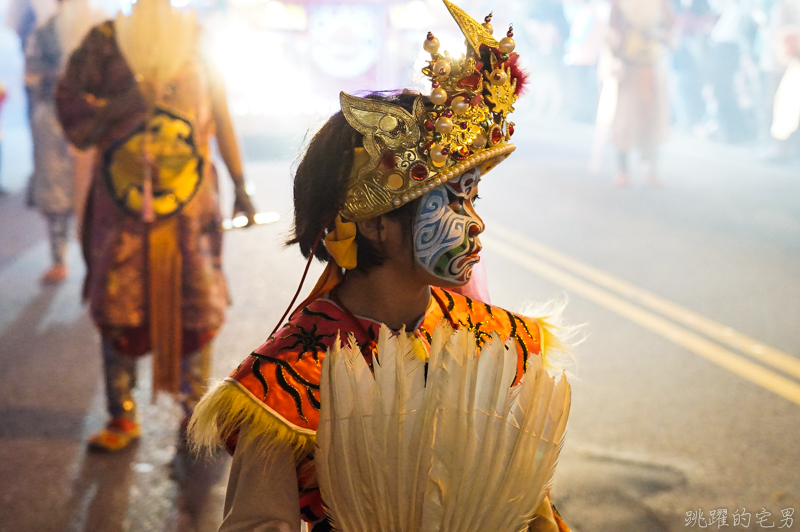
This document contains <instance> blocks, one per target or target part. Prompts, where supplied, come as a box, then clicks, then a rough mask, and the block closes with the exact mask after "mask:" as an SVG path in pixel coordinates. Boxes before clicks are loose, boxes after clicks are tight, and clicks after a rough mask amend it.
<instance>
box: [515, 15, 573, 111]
mask: <svg viewBox="0 0 800 532" xmlns="http://www.w3.org/2000/svg"><path fill="white" fill-rule="evenodd" d="M528 15H529V16H528V19H527V21H526V22H525V30H526V31H525V33H526V34H527V36H528V38H529V39H531V40H532V42H533V54H532V57H530V58H529V60H528V61H527V62H526V65H529V68H530V69H531V70H532V71H533V72H536V76H534V77H533V78H534V79H531V80H530V82H529V87H528V88H527V89H526V90H528V91H529V93H530V96H529V98H530V99H531V102H532V104H531V105H532V107H533V112H534V116H548V117H554V116H557V115H558V114H559V113H560V112H561V110H562V107H563V105H564V44H565V42H566V40H567V38H568V37H569V23H567V19H566V17H565V16H564V9H563V8H562V6H561V3H560V2H559V1H558V0H537V1H535V2H531V4H530V6H529V8H528Z"/></svg>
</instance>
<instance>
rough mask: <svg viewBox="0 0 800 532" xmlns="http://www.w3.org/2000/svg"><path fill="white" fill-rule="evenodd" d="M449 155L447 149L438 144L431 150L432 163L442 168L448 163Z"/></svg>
mask: <svg viewBox="0 0 800 532" xmlns="http://www.w3.org/2000/svg"><path fill="white" fill-rule="evenodd" d="M448 153H450V152H449V151H448V150H447V148H445V147H444V146H442V145H441V144H437V145H436V146H434V147H433V149H432V150H431V161H433V164H434V165H436V166H442V165H444V163H446V162H447V155H448Z"/></svg>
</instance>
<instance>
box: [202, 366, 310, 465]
mask: <svg viewBox="0 0 800 532" xmlns="http://www.w3.org/2000/svg"><path fill="white" fill-rule="evenodd" d="M244 429H246V437H247V441H242V440H239V442H238V444H237V446H238V445H246V444H247V443H249V442H250V441H260V442H262V443H263V445H264V446H265V447H267V446H270V445H281V446H287V447H289V448H291V449H292V451H293V452H294V454H295V458H296V459H298V460H299V459H300V458H302V457H303V456H305V455H306V454H308V453H309V452H310V451H311V450H312V449H313V447H314V439H315V438H314V432H313V431H309V430H302V429H299V428H298V427H292V426H290V425H289V424H288V422H286V421H284V420H283V419H282V418H280V416H278V414H276V413H275V412H273V411H271V410H270V409H269V408H268V407H267V406H266V405H264V403H262V402H261V401H259V400H258V399H257V398H255V397H254V396H253V395H252V394H251V393H250V392H249V391H248V390H247V389H246V388H245V387H243V386H242V385H240V384H239V383H238V382H236V381H235V380H233V379H226V380H224V381H222V382H220V383H218V384H217V385H215V386H213V387H212V389H211V390H210V391H209V392H208V393H206V395H204V396H203V399H202V400H201V401H200V403H198V405H197V406H196V407H195V409H194V412H193V413H192V419H191V421H190V422H189V441H190V443H191V445H192V449H193V450H194V451H195V453H197V454H210V453H213V452H215V451H217V450H218V449H219V448H220V447H221V446H223V445H225V443H226V442H227V441H228V439H229V438H231V437H232V436H234V435H237V436H238V435H239V434H240V432H241V431H243V430H244Z"/></svg>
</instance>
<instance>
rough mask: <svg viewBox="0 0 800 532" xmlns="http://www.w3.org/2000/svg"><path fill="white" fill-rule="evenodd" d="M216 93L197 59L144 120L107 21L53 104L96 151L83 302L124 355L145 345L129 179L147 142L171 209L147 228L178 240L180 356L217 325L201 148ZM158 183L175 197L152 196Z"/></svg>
mask: <svg viewBox="0 0 800 532" xmlns="http://www.w3.org/2000/svg"><path fill="white" fill-rule="evenodd" d="M198 49H199V46H198ZM223 90H224V89H223V88H222V83H221V81H220V80H219V79H218V78H217V77H216V76H215V75H214V74H213V73H212V71H211V69H210V68H209V67H208V65H207V63H206V62H205V61H204V60H203V58H202V57H201V56H200V55H199V54H195V55H193V56H192V57H191V58H190V59H189V61H188V62H187V63H186V65H185V66H184V67H183V68H182V70H181V72H180V74H179V75H178V76H177V77H176V78H175V79H174V80H172V82H171V83H170V84H168V85H167V87H166V90H164V91H163V92H162V94H161V95H160V96H159V97H158V99H157V100H156V102H155V111H154V112H153V113H151V114H149V115H148V114H147V106H146V103H145V100H144V98H143V97H142V95H141V94H140V93H139V92H138V89H137V82H136V80H135V79H134V75H133V73H132V72H131V69H130V68H129V67H128V65H127V63H126V61H125V59H124V57H123V56H122V54H121V52H120V50H119V47H118V44H117V41H116V38H115V29H114V23H113V22H112V21H108V22H105V23H103V24H100V25H98V26H95V27H94V28H93V29H92V30H91V31H90V32H89V34H88V36H87V37H86V38H85V39H84V41H83V43H82V44H81V46H80V47H79V48H78V49H76V50H75V52H74V53H73V54H72V56H71V58H70V61H69V64H68V66H67V69H66V72H65V74H64V75H63V76H62V78H61V80H60V81H59V84H58V88H57V94H56V101H57V105H58V111H59V118H60V120H61V124H62V125H63V127H64V131H65V133H66V135H67V137H68V138H69V140H70V141H71V142H72V143H73V144H75V145H76V146H78V147H79V148H88V147H90V146H95V147H97V152H98V155H97V160H96V161H95V165H94V174H93V176H92V183H91V185H90V190H89V196H88V199H87V204H86V209H85V215H84V225H83V235H82V239H83V250H84V257H85V259H86V264H87V276H86V282H85V285H84V297H85V298H87V299H88V300H89V302H90V306H91V314H92V318H93V319H94V321H95V322H96V324H97V325H98V326H99V327H100V328H101V329H102V330H103V331H104V332H105V333H107V334H111V335H112V336H113V337H114V338H115V341H116V344H115V346H116V348H118V349H119V350H121V351H122V352H125V353H128V354H132V355H139V354H143V353H145V352H147V351H149V350H150V347H151V346H150V338H149V334H148V330H149V329H148V326H149V320H148V312H149V306H148V301H149V295H148V289H147V286H148V275H149V274H148V272H149V270H148V268H149V267H150V266H148V250H147V248H148V245H149V244H148V238H147V235H148V227H147V225H146V224H145V223H144V222H143V220H142V216H141V214H140V213H139V212H136V207H137V205H138V206H140V205H141V195H138V196H137V194H140V192H139V191H140V190H141V185H140V183H137V181H136V180H137V179H139V180H141V175H143V164H142V159H141V158H140V157H137V155H136V154H137V149H139V150H140V149H141V148H140V146H141V145H142V143H145V142H149V143H150V145H151V147H152V148H153V149H154V150H156V151H159V153H160V154H161V158H160V159H159V160H158V161H157V162H156V164H157V169H156V178H155V180H154V196H155V197H156V200H154V201H160V202H168V201H171V199H170V198H171V197H172V199H175V198H177V199H176V200H175V203H177V208H175V209H174V210H173V211H172V212H168V213H167V214H165V215H164V216H160V217H159V218H158V219H157V220H156V221H155V222H154V223H153V224H152V225H151V227H150V229H149V230H150V231H153V230H159V229H161V230H166V231H167V232H168V233H169V238H172V239H174V240H176V241H177V248H178V252H177V253H179V256H180V263H181V273H180V276H179V277H180V281H179V282H180V286H179V287H177V290H178V297H179V298H180V303H179V307H180V319H181V323H182V328H183V352H184V353H188V352H193V351H196V350H197V349H199V348H200V347H202V346H203V345H204V344H205V343H207V342H208V341H209V340H210V339H211V338H212V337H213V336H214V334H215V332H216V330H217V329H218V328H219V327H220V326H221V325H222V322H223V319H224V312H225V307H226V306H227V305H228V294H227V289H226V285H225V280H224V277H223V274H222V270H221V229H220V224H221V221H222V217H221V213H220V209H219V198H218V190H217V176H216V172H215V170H214V167H213V165H212V163H211V156H210V145H209V142H210V139H211V137H212V136H214V134H215V128H216V124H215V109H214V108H213V105H212V99H213V96H214V95H215V94H218V93H216V92H215V91H223ZM148 116H149V117H150V118H149V119H148V120H149V121H148V122H147V124H145V120H146V117H148ZM147 134H149V135H150V136H149V137H148V138H147V139H145V138H144V136H145V135H147ZM171 164H172V165H174V167H171V166H170V165H171ZM158 180H163V182H167V183H169V184H170V185H171V186H174V190H170V191H166V192H164V193H161V192H160V191H157V190H155V187H157V186H159V181H158ZM156 192H158V193H159V194H158V195H156ZM170 194H172V196H170ZM137 202H139V203H138V204H137Z"/></svg>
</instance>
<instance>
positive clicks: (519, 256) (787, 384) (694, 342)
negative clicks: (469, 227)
mask: <svg viewBox="0 0 800 532" xmlns="http://www.w3.org/2000/svg"><path fill="white" fill-rule="evenodd" d="M481 241H482V242H483V244H484V247H485V248H487V249H489V250H491V251H492V252H494V253H497V254H499V255H501V256H503V257H505V258H506V259H508V260H510V261H512V262H514V263H515V264H518V265H519V266H522V267H523V268H525V269H527V270H529V271H531V272H534V273H536V274H537V275H540V276H542V277H544V278H546V279H549V280H550V281H552V282H554V283H556V284H559V285H561V286H563V287H565V288H567V289H568V290H571V291H573V292H575V293H576V294H579V295H581V296H582V297H585V298H586V299H589V300H590V301H594V302H595V303H597V304H599V305H601V306H603V307H605V308H607V309H609V310H611V311H613V312H616V313H617V314H619V315H621V316H623V317H625V318H627V319H629V320H631V321H632V322H634V323H637V324H639V325H641V326H642V327H645V328H646V329H649V330H651V331H653V332H654V333H656V334H658V335H660V336H663V337H664V338H666V339H668V340H670V341H672V342H674V343H676V344H678V345H680V346H681V347H684V348H686V349H688V350H689V351H691V352H692V353H695V354H697V355H700V356H701V357H703V358H705V359H707V360H709V361H711V362H713V363H715V364H717V365H719V366H721V367H723V368H725V369H727V370H729V371H731V372H733V373H734V374H736V375H738V376H740V377H742V378H743V379H746V380H748V381H750V382H752V383H754V384H757V385H759V386H761V387H763V388H766V389H767V390H769V391H771V392H773V393H776V394H778V395H780V396H781V397H785V398H786V399H788V400H789V401H792V402H793V403H795V404H797V405H800V385H798V384H797V383H795V382H793V381H791V380H789V379H787V378H786V377H783V376H781V375H778V374H777V373H775V372H773V371H770V370H768V369H765V368H763V367H762V366H759V365H758V364H755V363H754V362H751V361H750V360H747V359H746V358H744V357H741V356H739V355H737V354H735V353H733V352H731V351H728V350H727V349H725V348H723V347H720V346H719V345H717V344H715V343H714V342H711V341H709V340H707V339H705V338H703V337H701V336H698V335H697V334H694V333H692V332H689V331H687V330H685V329H683V328H682V327H680V326H678V325H675V324H674V323H672V322H671V321H668V320H666V319H664V318H662V317H660V316H657V315H655V314H653V313H651V312H648V311H646V310H644V309H642V308H640V307H637V306H636V305H634V304H632V303H629V302H627V301H625V300H623V299H621V298H619V297H617V296H615V295H612V294H610V293H608V292H606V291H605V290H602V289H600V288H598V287H596V286H594V285H591V284H589V283H588V282H586V281H583V280H581V279H579V278H577V277H574V276H572V275H570V274H568V273H565V272H564V271H562V270H560V269H558V268H557V267H555V266H552V265H550V264H548V263H546V262H544V261H542V260H540V259H537V258H535V257H531V256H530V255H528V254H526V253H524V252H522V251H520V250H519V249H517V248H516V247H513V246H510V245H508V244H505V243H503V242H501V241H499V240H496V239H494V238H491V237H488V238H486V237H481Z"/></svg>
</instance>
